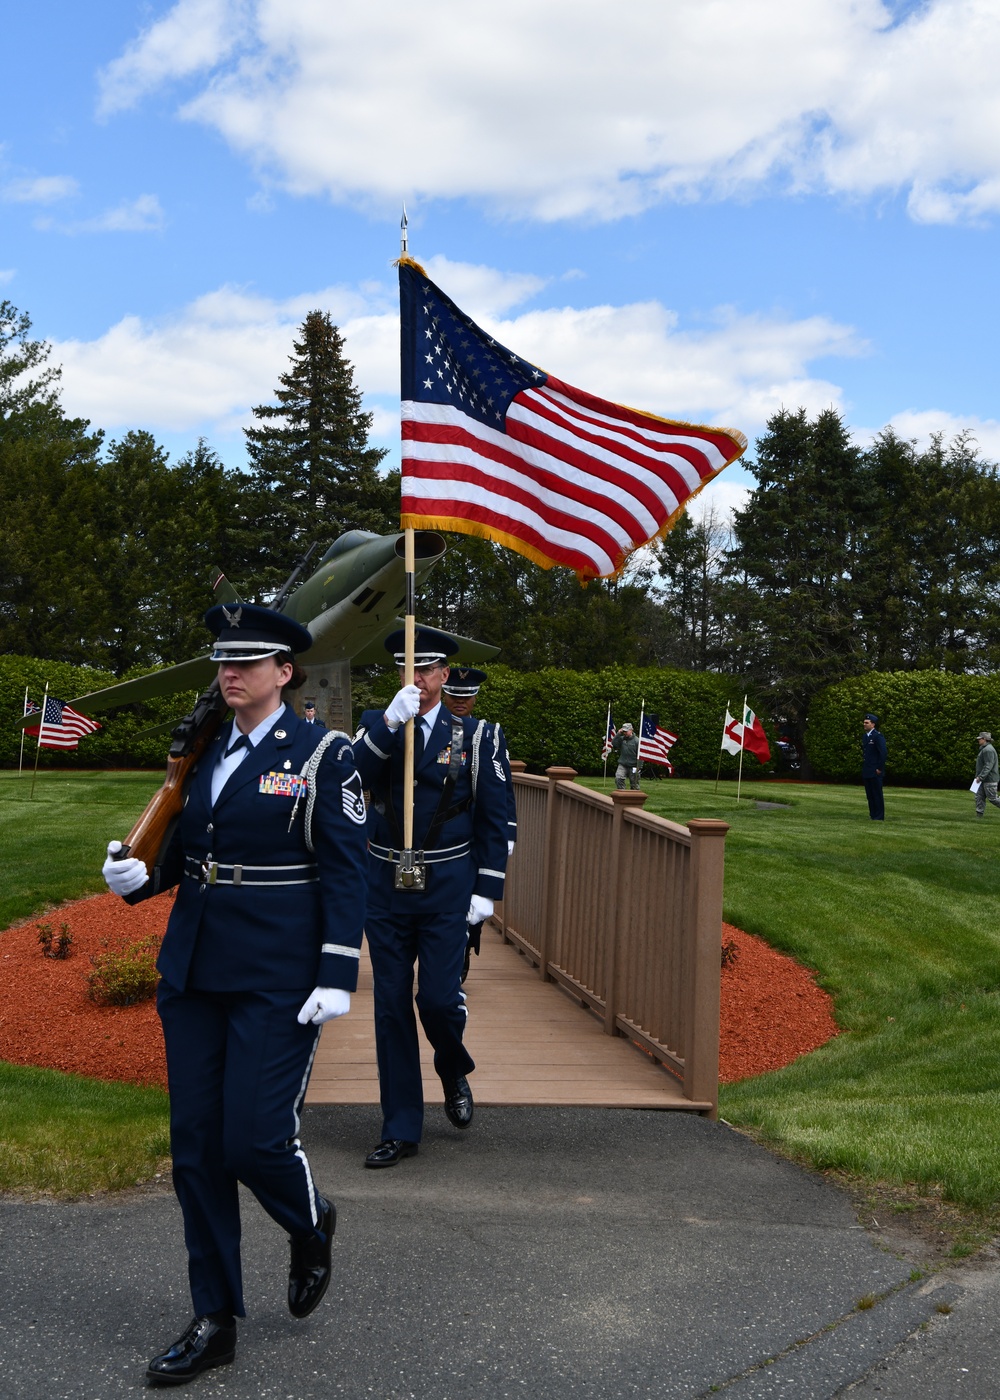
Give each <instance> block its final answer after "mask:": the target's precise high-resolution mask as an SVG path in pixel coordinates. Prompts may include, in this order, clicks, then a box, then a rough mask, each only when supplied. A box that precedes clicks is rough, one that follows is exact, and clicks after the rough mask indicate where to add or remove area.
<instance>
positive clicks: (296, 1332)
mask: <svg viewBox="0 0 1000 1400" xmlns="http://www.w3.org/2000/svg"><path fill="white" fill-rule="evenodd" d="M377 1132H378V1111H377V1109H375V1108H370V1107H364V1106H356V1107H342V1108H334V1107H324V1106H315V1107H313V1108H311V1109H307V1110H306V1114H305V1120H304V1124H303V1137H304V1141H305V1143H306V1145H307V1147H308V1150H309V1155H310V1159H311V1161H312V1163H313V1167H314V1170H315V1173H316V1176H317V1178H318V1180H319V1181H320V1183H321V1184H322V1185H323V1186H325V1187H326V1188H327V1189H328V1190H330V1191H331V1192H332V1193H333V1194H334V1196H335V1198H336V1200H337V1204H338V1208H339V1211H340V1224H339V1228H338V1233H337V1243H336V1250H335V1259H336V1276H335V1282H334V1285H333V1287H332V1288H331V1290H330V1293H329V1294H328V1297H327V1299H326V1301H325V1302H324V1303H323V1304H322V1305H321V1307H320V1309H319V1310H318V1311H317V1313H316V1314H314V1316H313V1317H312V1318H310V1319H308V1320H306V1321H305V1322H295V1321H293V1320H292V1319H291V1318H290V1317H289V1315H288V1313H287V1311H286V1310H285V1305H284V1286H285V1278H286V1269H287V1253H286V1249H287V1247H286V1245H285V1242H284V1239H283V1237H282V1236H281V1233H280V1232H279V1231H278V1230H277V1228H276V1227H275V1226H274V1225H273V1224H272V1223H271V1222H270V1221H269V1220H268V1219H267V1218H266V1217H265V1216H264V1215H263V1213H262V1212H261V1211H260V1209H259V1208H258V1207H257V1205H256V1204H255V1203H254V1202H253V1201H249V1200H248V1202H247V1206H246V1209H245V1212H244V1223H245V1263H246V1291H247V1298H248V1307H249V1310H250V1315H249V1317H248V1318H247V1320H246V1322H245V1323H244V1324H242V1325H241V1329H240V1346H239V1353H238V1356H237V1359H236V1362H235V1364H234V1365H233V1366H231V1367H227V1368H224V1369H222V1370H220V1371H215V1372H211V1373H209V1374H208V1375H206V1376H205V1377H202V1378H201V1379H200V1380H199V1381H197V1382H196V1383H195V1385H194V1386H193V1387H192V1390H191V1392H190V1393H191V1394H192V1395H194V1394H197V1395H199V1396H206V1397H207V1396H216V1395H217V1396H226V1397H229V1400H321V1397H322V1398H323V1400H327V1397H347V1398H348V1400H370V1397H377V1398H378V1400H472V1398H473V1397H475V1398H476V1400H513V1397H518V1398H519V1400H523V1397H545V1400H598V1397H600V1400H605V1397H608V1400H619V1397H620V1398H621V1400H626V1398H627V1400H672V1397H692V1398H693V1397H707V1396H708V1395H710V1394H717V1393H719V1388H721V1389H722V1393H723V1394H725V1395H726V1396H727V1397H730V1400H736V1397H739V1400H763V1398H764V1397H788V1400H826V1398H827V1397H832V1396H835V1395H839V1394H841V1393H843V1391H844V1388H845V1387H847V1386H850V1385H851V1384H852V1383H854V1382H857V1381H861V1382H862V1386H863V1387H867V1388H862V1389H861V1390H860V1394H861V1395H864V1396H865V1397H868V1396H879V1397H893V1398H894V1400H895V1397H900V1400H902V1397H904V1396H905V1397H907V1400H932V1397H933V1400H947V1398H948V1397H950V1396H952V1395H953V1394H954V1395H959V1394H961V1395H963V1396H966V1395H975V1396H977V1397H979V1396H985V1395H991V1394H993V1393H995V1389H994V1387H993V1377H994V1376H995V1375H996V1373H997V1372H996V1367H997V1364H1000V1363H998V1359H997V1355H996V1353H997V1347H996V1345H994V1346H993V1350H992V1351H991V1352H990V1353H989V1364H988V1365H986V1364H985V1363H984V1366H983V1367H982V1368H981V1371H980V1373H979V1374H978V1375H977V1378H976V1382H975V1383H971V1384H969V1385H965V1386H964V1388H961V1387H962V1386H963V1383H962V1382H961V1381H960V1380H957V1379H956V1377H958V1376H960V1374H961V1373H960V1369H959V1368H960V1366H961V1365H968V1361H967V1360H965V1361H960V1360H959V1357H960V1356H962V1355H964V1354H965V1353H966V1352H968V1351H970V1350H971V1349H972V1348H973V1347H974V1346H975V1345H977V1344H979V1343H980V1342H981V1339H982V1334H983V1331H984V1329H989V1328H992V1326H993V1322H992V1319H993V1318H994V1317H995V1316H996V1304H995V1301H994V1300H995V1297H996V1292H997V1290H996V1286H995V1284H994V1285H993V1291H992V1292H990V1291H989V1289H984V1290H982V1291H981V1292H980V1294H979V1295H975V1296H974V1295H972V1294H971V1293H969V1292H968V1290H967V1289H966V1291H964V1292H963V1290H962V1288H961V1287H959V1286H958V1285H956V1284H955V1283H954V1282H951V1281H949V1280H948V1279H943V1278H942V1279H936V1280H931V1281H930V1282H929V1283H928V1282H927V1281H926V1280H923V1281H920V1282H917V1283H911V1282H909V1272H910V1266H909V1264H905V1263H902V1262H900V1261H899V1260H898V1259H896V1258H894V1257H893V1256H892V1255H891V1254H888V1253H886V1252H885V1251H884V1250H882V1249H880V1248H878V1247H877V1245H876V1244H874V1243H873V1242H872V1240H871V1239H870V1238H869V1237H868V1236H867V1235H866V1234H865V1232H864V1231H863V1230H862V1229H861V1228H860V1227H859V1226H858V1225H857V1223H856V1221H855V1219H854V1215H853V1212H852V1210H851V1208H850V1205H849V1203H848V1201H847V1200H846V1199H845V1198H844V1197H843V1196H842V1195H841V1194H840V1193H839V1192H838V1191H837V1190H836V1189H835V1188H834V1187H832V1186H831V1185H829V1184H828V1183H827V1182H826V1181H825V1180H823V1179H822V1178H818V1177H814V1176H810V1175H808V1174H807V1173H805V1172H803V1171H800V1170H799V1169H798V1168H796V1167H794V1166H791V1165H789V1164H788V1163H786V1162H783V1161H780V1160H778V1159H777V1158H775V1157H772V1156H771V1155H770V1154H768V1153H767V1152H765V1151H763V1150H762V1149H760V1148H758V1147H756V1146H755V1145H754V1144H753V1143H751V1142H749V1141H748V1140H747V1139H746V1138H743V1137H741V1136H739V1135H738V1134H737V1133H735V1132H733V1131H732V1130H731V1129H729V1128H727V1127H726V1126H725V1125H724V1124H722V1123H712V1122H709V1121H707V1120H706V1119H704V1118H700V1117H697V1116H694V1115H691V1114H684V1113H661V1112H653V1111H649V1110H632V1111H627V1110H626V1111H622V1110H608V1109H592V1108H572V1107H562V1108H541V1107H522V1108H484V1109H480V1110H479V1111H478V1112H477V1115H476V1121H475V1122H474V1124H473V1126H472V1128H471V1130H470V1131H469V1132H467V1133H458V1132H456V1131H454V1130H453V1129H452V1128H450V1127H449V1125H448V1124H447V1122H446V1120H445V1119H444V1115H443V1113H441V1112H440V1111H439V1110H432V1112H431V1113H430V1115H429V1122H428V1132H427V1136H426V1138H425V1142H424V1145H423V1147H422V1149H421V1153H420V1155H419V1156H418V1157H416V1158H414V1159H412V1160H411V1161H407V1162H404V1163H402V1164H401V1165H400V1166H399V1167H397V1168H395V1169H393V1170H391V1171H382V1172H371V1171H365V1170H364V1169H363V1167H362V1165H361V1161H362V1157H363V1155H364V1153H365V1151H366V1150H367V1149H368V1148H370V1147H371V1146H372V1144H373V1143H374V1141H375V1139H376V1136H377ZM866 1296H874V1297H876V1298H877V1299H879V1300H880V1301H877V1302H876V1303H875V1306H873V1307H871V1308H866V1309H864V1310H861V1311H858V1310H857V1306H856V1305H857V1303H858V1301H859V1299H861V1298H864V1297H866ZM970 1300H971V1301H970ZM951 1304H954V1312H953V1313H951V1314H950V1315H947V1316H946V1315H945V1314H943V1313H939V1312H938V1311H937V1309H938V1307H939V1306H942V1305H943V1306H948V1305H951ZM977 1307H978V1308H979V1309H980V1312H979V1313H978V1314H977V1313H976V1311H975V1310H976V1308H977ZM0 1311H2V1316H3V1334H2V1335H3V1346H2V1361H0V1396H2V1397H3V1400H15V1397H16V1400H117V1397H120V1396H129V1395H134V1394H136V1393H137V1392H138V1391H140V1390H141V1389H142V1384H143V1382H142V1376H143V1371H144V1367H145V1363H146V1360H147V1359H148V1357H149V1356H150V1355H151V1354H152V1353H153V1352H154V1351H156V1350H158V1349H159V1348H160V1347H161V1346H162V1345H164V1344H166V1343H168V1342H169V1341H171V1340H172V1339H173V1337H174V1336H175V1335H177V1333H178V1332H179V1331H180V1330H181V1328H182V1327H183V1326H184V1325H185V1324H186V1322H187V1320H188V1317H189V1304H188V1300H187V1290H186V1286H185V1267H184V1252H183V1245H182V1239H181V1225H180V1218H179V1214H178V1210H177V1206H176V1204H175V1202H174V1200H173V1198H172V1196H171V1195H170V1194H168V1193H167V1192H166V1191H161V1192H156V1193H150V1194H139V1193H136V1194H133V1195H131V1196H129V1197H125V1198H122V1197H118V1198H114V1197H112V1198H107V1199H102V1200H93V1201H84V1202H79V1203H75V1204H53V1203H51V1202H40V1203H36V1204H23V1203H17V1202H11V1201H7V1202H0ZM963 1319H964V1320H963ZM925 1322H929V1323H930V1330H929V1331H928V1332H927V1333H926V1334H924V1333H921V1332H920V1330H919V1329H920V1327H921V1324H923V1323H925ZM963 1327H964V1328H965V1331H964V1332H963V1331H962V1330H961V1329H962V1328H963ZM942 1329H950V1331H945V1330H942ZM912 1335H915V1336H916V1337H917V1339H918V1340H916V1341H915V1342H912V1343H909V1344H907V1343H906V1338H908V1337H910V1336H912ZM949 1337H951V1338H952V1339H954V1347H953V1349H952V1350H951V1351H949V1350H948V1338H949ZM908 1346H909V1348H910V1350H908V1349H907V1348H908ZM897 1348H899V1350H898V1351H897ZM882 1363H884V1364H882ZM873 1368H875V1369H873ZM901 1368H902V1369H901ZM990 1368H992V1369H990ZM946 1373H947V1375H946ZM966 1374H969V1375H970V1376H971V1375H972V1372H971V1370H970V1371H968V1372H967V1373H966ZM865 1377H867V1378H868V1379H864V1378H865ZM942 1378H944V1379H942ZM945 1379H946V1380H947V1383H948V1385H951V1386H952V1388H939V1389H935V1388H928V1386H931V1387H933V1386H934V1385H937V1384H938V1383H939V1382H940V1383H941V1385H942V1387H943V1386H944V1380H945ZM984 1385H985V1386H986V1388H977V1386H978V1387H981V1386H984ZM879 1386H881V1389H880V1388H878V1387H879ZM893 1386H895V1388H892V1387H893Z"/></svg>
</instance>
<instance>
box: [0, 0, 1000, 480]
mask: <svg viewBox="0 0 1000 1400" xmlns="http://www.w3.org/2000/svg"><path fill="white" fill-rule="evenodd" d="M355 11H356V12H355ZM4 29H5V45H4V47H5V57H6V63H5V83H4V90H3V93H2V96H0V296H6V297H8V298H9V299H10V300H11V301H12V302H14V304H15V305H16V306H18V307H19V308H21V309H23V310H26V311H27V312H28V313H29V314H30V315H31V317H32V320H33V322H34V329H35V332H36V333H37V334H38V335H40V336H42V337H44V338H46V339H48V340H50V341H51V342H52V343H53V346H54V358H55V359H56V360H58V361H59V362H61V363H62V364H63V366H64V377H63V384H64V402H65V405H66V407H67V409H69V410H71V411H73V412H74V413H80V414H84V415H85V416H87V417H89V418H91V419H92V421H93V422H94V424H95V425H96V426H99V427H103V428H105V429H106V431H107V432H108V433H109V434H110V435H112V436H114V435H116V434H120V433H122V432H124V431H126V430H127V429H128V428H130V427H142V428H147V429H149V430H150V431H152V432H153V433H154V434H155V435H156V436H157V438H158V439H159V440H160V441H161V442H163V443H164V445H165V446H167V447H168V449H169V450H170V451H171V453H172V454H174V455H176V454H179V453H180V452H183V451H184V450H186V449H187V448H188V447H190V446H192V445H193V444H194V442H195V441H196V439H197V437H198V436H199V435H204V436H205V437H207V439H208V440H209V442H210V443H211V444H212V445H213V446H214V447H216V449H217V450H218V451H219V452H220V453H221V454H222V455H223V457H224V458H225V459H226V460H227V461H230V462H232V463H234V464H238V463H241V462H242V460H243V451H242V435H241V427H242V425H243V424H244V423H246V422H248V421H249V409H250V406H251V405H252V404H254V403H259V402H262V401H266V400H268V399H269V398H270V396H271V392H272V390H273V388H274V385H275V383H276V380H277V376H278V374H279V373H280V372H281V371H282V370H283V368H284V367H285V357H286V356H287V354H288V353H289V351H290V349H291V339H292V334H293V332H294V329H295V327H296V325H297V324H298V323H299V322H300V321H301V319H302V318H303V316H304V315H305V313H306V312H307V311H308V310H310V309H312V308H313V307H316V306H319V307H323V308H324V309H328V310H330V311H331V312H332V313H333V315H334V317H335V319H336V320H337V321H338V323H339V324H340V325H341V327H342V329H343V330H344V333H345V335H346V337H347V347H348V353H349V355H350V356H351V358H352V359H353V360H354V361H355V364H356V367H357V375H358V382H359V384H360V385H361V387H362V388H363V390H364V391H365V393H366V398H367V401H368V404H369V406H370V407H372V408H373V409H374V411H375V413H376V431H377V436H378V440H379V441H380V442H382V443H384V444H385V445H386V446H388V447H389V448H390V449H391V454H392V457H394V458H397V459H398V448H397V445H396V444H397V439H398V427H397V424H398V389H397V376H398V367H397V363H396V353H397V352H396V339H395V337H396V330H395V325H394V315H395V310H394V303H395V292H394V273H393V271H392V268H391V265H390V264H391V260H392V259H393V257H395V256H396V253H397V251H398V223H399V209H400V204H401V201H402V200H403V199H404V198H405V199H406V202H407V206H408V209H409V211H410V220H411V223H410V235H411V251H412V252H413V253H414V255H415V256H417V257H419V258H420V259H421V260H422V261H425V262H426V263H427V264H428V266H429V268H430V270H431V273H432V275H433V276H434V277H435V279H436V280H437V281H438V282H439V283H440V284H441V285H442V286H443V287H444V289H445V290H446V291H448V292H449V293H450V294H451V295H452V296H453V297H454V298H455V300H456V301H458V302H459V304H460V305H462V306H463V307H464V308H465V309H466V310H468V311H469V312H470V314H472V315H474V316H476V317H477V318H478V319H481V320H482V321H484V322H486V323H487V324H489V325H490V326H491V328H493V329H495V330H496V331H497V332H498V333H499V335H500V337H501V338H502V339H503V340H504V341H505V342H506V343H507V344H509V345H510V346H511V348H513V349H514V350H516V351H518V353H520V354H522V355H524V356H526V357H527V358H529V359H533V360H535V361H537V362H538V363H540V364H542V365H543V366H545V367H546V368H547V369H550V370H552V371H553V372H554V373H556V374H558V375H559V376H560V377H562V378H565V379H568V380H570V381H571V382H575V383H577V384H579V385H581V386H582V387H583V388H586V389H589V390H591V391H592V392H594V393H598V394H603V395H605V396H607V397H609V398H616V399H620V400H623V401H625V402H629V403H632V404H635V405H636V406H639V407H643V408H648V409H650V410H652V411H654V412H657V413H661V414H664V415H667V416H676V417H680V418H685V419H696V420H698V421H705V422H714V423H721V424H724V425H726V426H732V427H737V428H741V429H742V430H743V431H744V432H746V433H747V435H748V436H749V437H751V439H752V438H753V437H754V435H755V434H756V433H759V432H760V431H761V429H762V427H763V425H764V423H765V421H766V418H767V416H768V415H769V414H770V413H771V412H773V411H774V410H775V409H776V408H777V407H779V406H780V405H782V404H784V405H785V406H787V407H798V406H799V405H800V404H803V405H805V406H806V407H807V408H809V409H810V411H816V410H818V409H819V408H822V407H825V406H827V405H829V404H833V405H834V406H836V407H838V408H840V409H841V410H842V411H843V413H844V415H845V417H846V420H847V422H848V423H849V424H850V425H851V427H852V428H853V429H854V430H855V431H856V433H857V434H858V436H859V438H862V439H864V438H866V437H868V436H870V434H871V433H872V432H874V431H877V430H878V429H879V428H880V427H882V426H883V425H884V424H886V423H890V422H891V423H894V424H895V425H896V426H897V428H898V429H899V430H900V431H902V432H903V433H904V434H905V435H906V436H912V437H917V438H919V439H921V440H925V439H926V437H927V436H928V434H929V433H930V432H932V431H943V432H945V433H946V434H949V435H950V434H951V433H954V432H956V431H958V430H959V429H961V428H963V427H968V428H970V429H971V430H972V431H973V432H974V433H975V435H976V437H977V438H978V440H979V442H980V445H981V448H982V450H983V452H984V454H985V455H987V456H991V457H1000V422H998V419H1000V412H998V408H997V405H996V393H995V381H996V370H995V355H994V354H993V344H992V342H993V337H994V327H995V326H996V324H997V321H998V315H997V313H998V309H1000V308H998V305H997V303H998V299H1000V298H998V290H997V288H998V279H997V276H996V271H995V267H996V261H997V234H996V221H997V214H998V211H1000V84H998V83H997V81H996V73H997V71H998V59H1000V10H998V8H997V7H996V5H995V4H987V3H985V0H925V3H922V4H895V5H887V4H882V3H875V0H810V4H809V5H806V6H803V5H802V4H801V0H794V3H793V0H633V3H632V4H630V5H629V6H628V7H609V6H608V5H607V4H606V3H604V2H603V0H602V3H597V0H542V3H539V0H530V2H529V0H507V3H506V4H505V5H504V6H503V7H489V9H488V10H487V7H474V6H468V5H460V4H458V3H456V0H425V3H424V5H422V6H421V7H420V9H419V11H417V10H415V9H414V7H413V6H412V5H403V4H401V3H399V0H382V3H381V4H379V5H370V6H366V7H363V8H362V7H343V6H334V5H330V4H328V3H326V0H180V3H176V4H171V3H165V2H163V0H153V2H152V3H147V4H131V3H127V0H116V3H114V4H111V3H105V0H92V3H90V4H88V5H86V6H80V5H70V4H67V3H65V0H62V2H61V3H59V2H58V0H57V3H56V4H54V5H50V6H35V7H27V6H22V7H18V8H17V9H16V10H15V9H14V7H9V9H8V13H7V15H6V16H5V25H4ZM751 455H752V450H751ZM727 479H728V480H727ZM746 480H747V478H746V475H745V473H741V471H740V470H739V469H738V468H735V469H734V468H731V469H729V471H727V472H726V473H725V474H724V477H723V478H722V479H720V482H719V483H718V484H717V485H716V486H713V488H710V489H711V490H712V491H713V492H715V493H716V494H717V495H718V497H719V499H720V501H722V502H723V503H725V502H726V501H727V500H731V499H733V495H734V488H736V487H738V486H739V485H740V483H741V482H746Z"/></svg>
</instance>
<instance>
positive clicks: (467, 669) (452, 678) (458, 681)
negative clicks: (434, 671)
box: [441, 666, 486, 696]
mask: <svg viewBox="0 0 1000 1400" xmlns="http://www.w3.org/2000/svg"><path fill="white" fill-rule="evenodd" d="M485 679H486V672H485V671H477V670H476V668H475V666H452V668H451V673H450V674H449V676H448V680H447V682H446V683H445V684H444V685H443V686H442V687H441V689H442V690H443V691H444V693H445V695H458V696H461V695H466V696H468V695H478V694H479V687H480V686H481V685H482V683H483V681H485Z"/></svg>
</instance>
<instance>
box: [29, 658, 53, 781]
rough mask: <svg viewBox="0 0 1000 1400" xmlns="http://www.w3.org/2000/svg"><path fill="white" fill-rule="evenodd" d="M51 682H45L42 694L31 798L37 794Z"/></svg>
mask: <svg viewBox="0 0 1000 1400" xmlns="http://www.w3.org/2000/svg"><path fill="white" fill-rule="evenodd" d="M48 700H49V683H48V681H46V682H45V694H44V695H43V696H42V713H41V716H40V718H39V721H38V747H37V748H36V749H35V771H34V773H33V774H32V775H31V792H30V793H29V794H28V796H29V798H30V797H34V795H35V779H36V778H37V777H38V755H39V754H40V753H41V751H42V735H43V734H44V733H45V711H46V710H47V709H48Z"/></svg>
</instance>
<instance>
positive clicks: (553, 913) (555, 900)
mask: <svg viewBox="0 0 1000 1400" xmlns="http://www.w3.org/2000/svg"><path fill="white" fill-rule="evenodd" d="M545 776H546V777H547V778H548V780H549V790H548V792H547V793H546V805H545V865H544V867H543V869H542V909H541V917H540V919H539V934H538V971H539V972H540V973H541V975H542V981H543V982H549V981H551V978H550V977H549V949H550V948H551V947H552V933H553V930H554V928H555V923H556V920H557V919H558V918H559V916H560V912H561V910H560V904H561V903H562V901H561V900H560V898H559V887H560V884H561V876H562V872H561V870H560V869H559V819H558V816H557V814H556V784H557V783H559V782H561V781H572V780H573V779H574V778H575V777H576V769H575V768H546V770H545ZM720 956H721V954H720Z"/></svg>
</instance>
